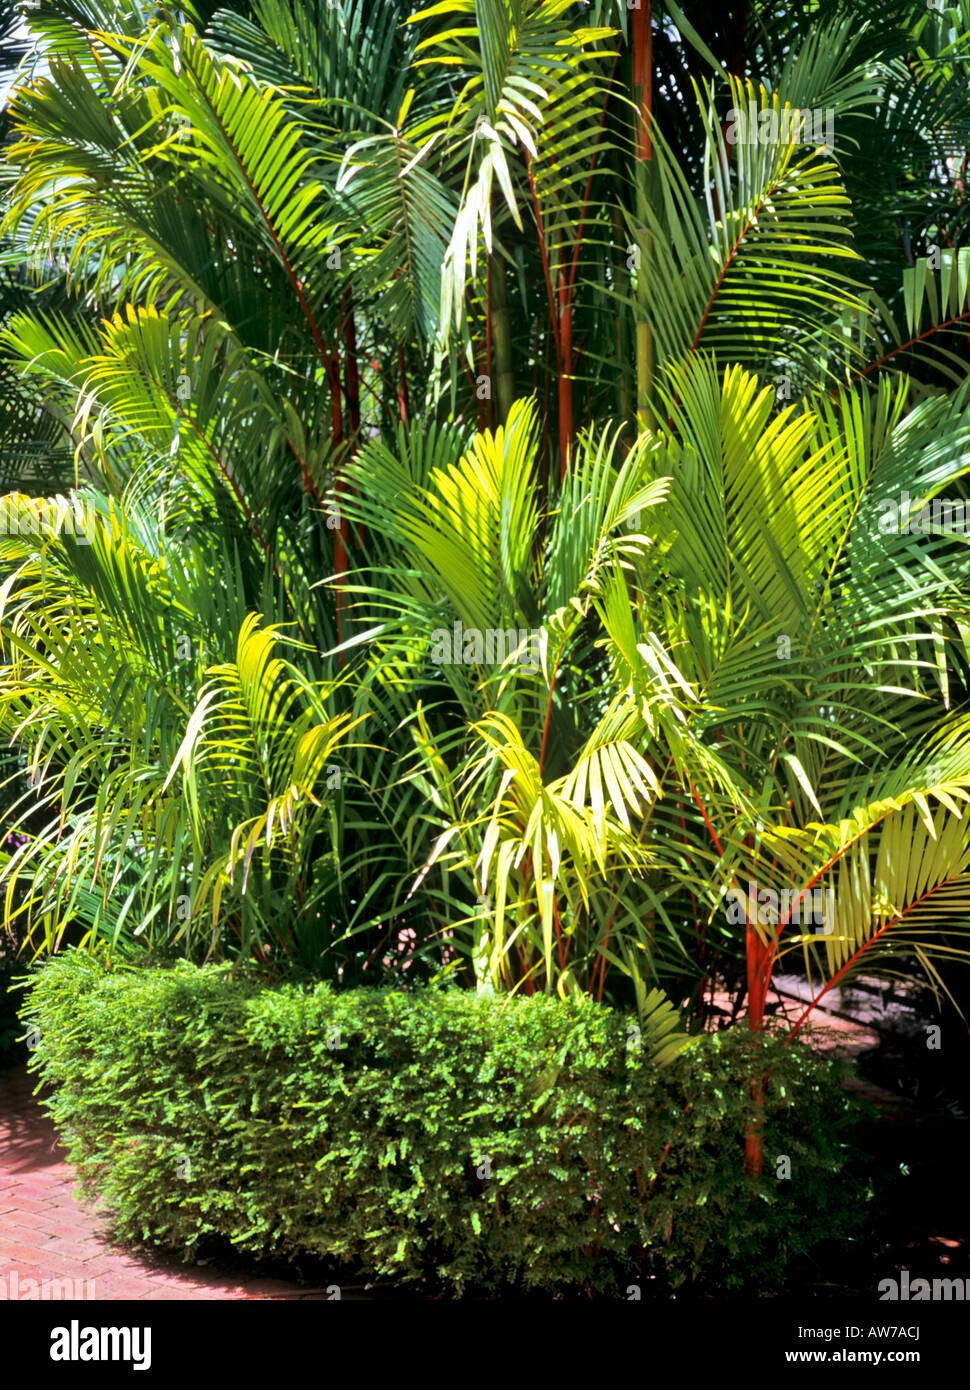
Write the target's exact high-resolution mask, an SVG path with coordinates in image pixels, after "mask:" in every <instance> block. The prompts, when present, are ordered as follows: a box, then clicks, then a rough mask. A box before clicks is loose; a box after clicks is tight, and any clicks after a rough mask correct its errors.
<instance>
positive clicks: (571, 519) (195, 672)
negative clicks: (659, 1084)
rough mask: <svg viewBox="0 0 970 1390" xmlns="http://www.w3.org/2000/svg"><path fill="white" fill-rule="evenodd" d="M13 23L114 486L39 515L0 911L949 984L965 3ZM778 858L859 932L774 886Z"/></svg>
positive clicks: (960, 875) (311, 1)
mask: <svg viewBox="0 0 970 1390" xmlns="http://www.w3.org/2000/svg"><path fill="white" fill-rule="evenodd" d="M27 25H28V30H29V35H28V37H27V38H26V39H25V49H26V53H27V56H26V58H25V65H24V68H23V70H22V73H21V79H20V81H19V83H18V84H17V86H16V88H15V90H14V92H13V94H12V97H11V99H10V103H9V107H8V109H7V111H6V115H5V121H6V124H5V127H4V130H5V140H4V145H3V155H4V158H3V162H2V170H0V178H2V183H3V188H4V192H5V209H6V210H5V215H4V219H3V224H2V228H0V232H2V236H3V237H4V238H5V239H6V240H5V242H4V244H3V249H2V250H0V262H2V264H3V265H4V266H5V267H6V268H7V269H8V270H9V271H10V273H11V274H13V273H14V272H15V274H16V277H17V284H16V287H15V288H16V294H15V295H13V297H12V298H11V297H10V296H7V298H6V299H5V301H4V303H3V304H0V352H2V354H3V366H4V368H5V370H6V372H7V378H8V379H9V381H11V382H15V384H16V392H17V400H18V401H19V402H20V405H18V406H17V407H16V410H14V408H13V407H12V406H11V408H10V421H11V422H12V423H11V428H12V429H13V431H14V435H15V436H17V437H21V436H23V437H25V438H27V437H28V436H29V438H34V437H35V436H40V437H41V438H47V439H48V442H49V443H50V444H51V447H52V448H53V447H54V445H57V447H60V448H66V449H68V450H69V451H70V453H71V454H72V456H73V457H74V459H75V462H76V466H77V470H78V483H79V493H78V496H79V498H80V500H81V501H82V502H83V503H85V504H86V505H87V506H88V507H89V508H91V509H92V513H91V516H90V520H91V535H90V536H88V537H84V538H79V537H76V536H72V535H69V534H67V533H66V528H65V526H64V524H63V517H62V518H61V520H56V519H55V520H53V521H52V520H51V515H50V514H49V513H45V514H44V515H41V511H40V504H39V501H38V499H37V498H36V497H35V498H34V499H33V500H32V501H28V500H26V499H23V498H21V499H20V500H19V502H18V506H19V507H20V511H21V515H22V516H23V517H24V519H25V524H24V525H23V526H22V527H21V528H20V529H21V534H17V535H14V534H7V535H0V570H2V574H3V583H2V587H0V640H2V644H3V655H4V657H5V659H6V660H7V663H8V664H7V665H6V666H5V667H4V668H3V672H2V676H0V730H2V733H3V735H4V737H5V738H10V739H12V740H13V741H14V743H15V745H16V747H17V749H18V751H19V752H20V754H21V755H22V757H23V759H24V761H25V763H26V766H27V770H28V773H29V777H30V787H29V789H28V790H27V791H26V792H24V793H23V794H22V795H20V794H19V793H18V795H19V800H18V804H17V807H16V810H15V812H14V813H13V814H12V819H15V820H16V821H17V822H18V823H19V824H20V826H21V829H22V830H23V832H24V833H25V835H26V840H25V843H24V844H23V845H22V846H20V847H19V848H16V847H13V848H11V847H4V849H3V851H2V853H0V889H2V890H3V891H4V892H5V898H4V903H5V919H6V921H7V923H8V924H13V925H15V926H16V927H18V928H19V929H20V930H21V931H26V930H27V929H29V930H30V933H31V939H32V942H33V943H34V945H35V946H38V947H42V948H52V947H54V946H56V944H57V943H59V942H60V941H62V940H63V939H64V936H65V933H68V932H69V933H72V934H73V938H74V939H80V938H87V939H99V938H100V939H104V938H108V939H110V940H113V941H125V942H127V943H128V944H129V945H130V944H133V943H134V944H139V943H141V944H147V945H149V946H152V947H157V948H165V949H168V948H171V947H175V948H176V949H178V950H179V951H181V952H183V953H184V954H185V955H186V956H187V957H188V958H189V959H192V960H195V961H201V960H203V959H232V960H237V961H240V962H244V961H247V960H255V961H258V962H260V963H261V964H262V966H263V968H264V969H265V970H266V971H267V972H268V973H269V974H270V975H275V976H277V977H278V976H280V975H284V974H285V973H286V972H287V971H290V970H293V969H311V970H314V971H316V972H317V973H318V974H319V975H320V976H321V977H322V978H324V979H327V980H329V981H331V982H338V981H339V982H341V983H342V984H344V985H345V986H346V985H351V984H362V983H374V982H376V981H380V980H386V979H387V978H388V977H390V978H391V979H392V980H393V981H396V982H397V983H400V982H401V981H403V980H407V981H412V980H415V981H417V980H424V981H429V980H430V979H432V978H435V977H440V976H442V975H448V976H450V977H453V978H454V979H455V980H456V981H457V982H458V983H460V984H462V985H464V986H469V987H473V988H483V987H485V986H486V985H488V986H491V987H495V988H501V989H507V990H518V991H522V992H525V993H532V992H534V991H540V992H546V993H555V992H559V993H560V994H566V993H570V992H572V993H582V994H585V995H587V996H589V997H592V998H595V999H600V1000H605V1001H608V1002H612V1003H614V1004H616V1005H620V1006H622V1007H624V1008H625V1007H630V1006H636V1007H638V1008H640V1009H641V1010H642V1009H644V1008H645V1007H646V1001H647V1000H648V999H649V998H650V996H651V993H652V991H653V990H654V989H655V988H661V989H663V990H665V991H666V993H667V994H668V996H669V997H670V999H671V1000H672V1001H673V1002H674V1003H675V1004H676V1005H677V1006H678V1007H681V1008H683V1009H685V1011H686V1014H687V1016H688V1018H689V1019H690V1021H691V1025H692V1026H693V1025H695V1024H698V1023H702V1022H703V1021H705V1018H706V1016H707V1015H708V1010H709V1001H710V998H711V995H712V986H713V984H714V983H719V984H722V985H726V986H727V987H728V988H729V989H730V990H732V991H733V992H734V996H735V1003H736V1006H737V1008H736V1010H735V1012H739V1011H740V1008H741V1006H742V1004H743V1000H744V996H745V994H746V993H747V995H748V996H749V1003H750V1011H749V1018H750V1021H751V1025H752V1027H753V1028H755V1029H757V1028H759V1027H760V1026H761V1024H762V1022H763V1018H764V1002H765V997H766V992H767V989H768V986H769V982H770V978H771V973H772V970H773V969H774V967H775V965H776V964H777V962H778V961H779V960H781V959H782V958H783V957H785V956H789V955H790V954H791V953H793V955H794V959H795V962H796V967H797V968H799V969H804V970H805V971H806V973H808V974H809V975H810V976H811V977H812V979H813V980H814V981H815V982H817V985H818V988H819V990H825V989H827V988H829V987H831V985H832V984H833V982H835V981H837V980H843V981H844V980H846V979H848V978H849V977H850V976H851V974H852V973H853V972H854V971H858V970H866V971H869V972H872V971H875V970H883V971H885V972H888V973H890V974H891V973H893V972H895V973H903V974H905V973H911V972H913V971H914V970H920V971H922V972H923V973H924V974H925V975H926V976H927V977H928V979H929V981H930V982H931V983H932V984H934V985H935V984H936V983H937V980H938V976H937V974H936V973H935V972H937V971H938V970H939V968H940V966H941V964H944V965H945V964H946V963H947V962H949V961H951V960H953V959H959V958H960V956H961V955H962V954H965V952H966V929H965V926H964V924H965V922H966V920H967V913H968V911H970V844H968V839H967V831H966V825H967V818H966V815H965V813H964V808H965V806H966V803H967V799H968V795H970V725H968V720H967V708H966V690H967V684H968V669H970V661H968V651H967V642H968V639H970V630H968V628H967V626H966V612H967V590H968V584H970V547H968V546H967V544H966V540H965V537H964V536H962V535H948V534H943V533H941V532H940V531H939V530H937V531H933V530H932V528H930V529H929V530H928V529H927V528H926V527H920V528H918V529H916V530H913V529H911V528H907V526H906V522H907V521H909V520H910V518H911V517H912V518H918V517H919V516H920V515H921V514H922V509H923V507H924V504H927V505H928V503H929V501H930V500H931V499H940V498H946V499H950V500H951V501H952V499H957V501H959V500H960V499H962V497H963V495H964V488H965V477H966V474H967V471H968V464H967V459H968V458H970V451H968V447H967V446H968V442H970V416H968V409H967V404H968V397H967V387H966V381H965V377H966V371H965V364H966V343H965V335H966V329H967V326H968V324H970V247H968V246H966V245H964V240H965V221H966V218H965V211H964V207H963V197H964V194H963V178H962V175H961V172H960V166H959V160H958V159H957V158H956V156H954V155H951V154H950V150H951V147H952V145H953V142H954V140H955V139H956V138H957V135H958V133H959V131H960V130H965V129H967V128H968V125H970V96H968V93H967V89H966V83H965V71H964V66H963V64H962V56H963V54H964V52H965V50H966V48H967V45H968V43H970V13H966V12H965V7H964V8H960V7H957V8H956V9H952V8H951V9H948V10H947V11H946V13H945V14H937V13H936V12H935V11H933V10H931V9H929V8H926V7H921V6H914V5H912V4H902V3H900V4H895V3H893V4H886V5H883V6H881V7H880V8H879V11H878V13H877V14H876V15H875V16H871V17H870V16H869V15H868V10H867V11H866V12H865V14H863V13H862V12H861V11H860V9H859V8H858V7H857V6H856V5H855V4H854V3H849V2H848V0H846V3H832V2H831V0H825V3H819V4H815V3H812V4H806V5H804V6H800V7H796V8H795V10H794V11H789V10H788V9H787V8H786V9H785V10H784V11H783V12H782V11H778V10H777V7H774V6H772V5H771V4H767V3H752V4H749V5H745V6H741V7H730V6H729V7H728V10H727V12H726V13H725V14H720V15H716V14H715V13H714V12H713V10H710V9H709V7H707V6H705V5H703V4H700V3H696V4H688V5H686V6H685V7H684V9H683V12H681V9H680V8H678V7H673V6H672V7H670V9H669V12H668V11H667V10H665V9H664V8H663V7H662V6H661V5H657V6H655V7H651V6H650V5H648V4H647V3H646V0H644V3H643V4H642V5H640V6H638V7H637V8H635V9H634V10H630V9H629V8H628V7H627V5H626V4H625V3H623V0H594V3H591V4H588V5H586V4H573V3H570V0H545V2H544V3H541V4H540V3H539V0H474V3H473V0H445V3H442V4H438V5H435V6H433V7H431V8H430V9H428V10H425V11H422V12H420V13H413V12H412V10H411V7H410V6H409V5H408V4H407V3H406V0H388V3H384V4H379V5H378V4H374V3H372V0H256V3H254V4H253V6H252V7H251V9H250V7H249V6H248V5H246V6H240V7H239V10H238V12H237V10H235V9H234V8H233V7H232V6H229V7H225V8H221V9H218V10H217V9H215V7H213V6H211V5H208V4H205V5H200V6H199V7H198V8H197V9H193V8H192V7H188V8H186V9H184V10H176V11H170V10H157V11H156V10H153V9H152V10H150V9H149V8H148V7H141V6H138V5H136V6H134V7H132V6H131V5H127V4H126V5H122V4H121V3H115V0H86V3H85V4H83V5H80V4H77V3H75V0H50V3H46V0H45V4H44V6H43V7H42V9H41V10H40V11H30V12H28V15H27ZM470 39H471V40H473V41H469V40H470ZM751 109H754V111H755V113H756V115H757V118H758V125H759V128H761V126H762V118H765V120H766V121H767V124H765V125H764V129H765V130H770V126H771V122H772V121H774V122H775V125H776V127H777V130H778V132H780V133H777V135H776V137H772V138H771V139H769V140H768V141H767V142H759V141H757V140H755V141H750V140H746V139H740V140H733V141H732V138H731V137H730V136H729V134H728V132H729V130H731V129H732V128H733V127H734V126H736V125H737V122H736V121H732V119H731V118H730V117H729V113H730V112H731V111H732V110H733V111H735V112H737V111H739V110H742V111H746V112H747V111H750V110H751ZM793 109H798V110H805V111H809V112H813V113H819V115H820V123H821V126H822V128H823V133H824V134H826V135H828V134H831V139H826V140H824V141H822V140H821V139H818V140H816V139H814V138H813V139H805V140H803V139H800V138H799V137H798V135H797V132H793V130H792V129H791V127H790V124H789V123H786V121H784V120H781V121H780V124H779V118H780V117H782V116H784V114H785V113H786V112H787V113H788V114H789V115H790V113H791V111H792V110H793ZM830 116H831V131H830V130H829V117H830ZM813 128H814V127H813ZM11 399H12V397H11ZM18 422H19V423H18ZM18 431H20V434H19V435H18V433H17V432H18ZM25 432H26V433H25ZM45 432H46V433H45ZM28 442H29V439H28ZM904 497H905V498H906V499H907V500H906V501H904V500H903V498H904ZM887 501H889V502H891V503H892V504H893V505H896V506H897V511H898V517H897V520H898V522H899V524H898V525H897V526H896V527H895V529H893V528H888V529H887V528H885V527H883V526H882V524H881V523H882V521H883V520H884V519H885V508H884V503H886V502H887ZM948 505H950V503H949V502H948ZM961 505H962V502H961ZM87 540H90V541H91V543H90V544H87V543H86V541H87ZM457 624H460V625H461V630H462V631H463V632H464V634H466V638H465V640H463V639H460V638H459V639H457V641H456V647H457V650H451V651H450V655H449V656H444V655H443V651H442V634H444V635H446V636H450V634H453V633H454V632H455V631H456V625H457ZM496 633H497V634H499V635H501V636H502V639H503V642H502V646H501V649H499V648H498V647H497V646H496V645H495V644H494V643H493V644H492V645H489V643H488V641H487V640H486V639H487V635H488V634H492V635H493V636H494V634H496ZM509 633H513V634H515V636H514V639H513V642H512V643H511V644H509V643H508V642H506V641H505V635H506V634H509ZM468 634H471V638H470V640H469V639H468ZM476 634H477V635H476ZM523 634H524V636H523ZM524 653H525V654H526V656H527V657H530V658H531V657H533V656H535V657H536V659H535V660H526V661H523V654H524ZM20 790H21V791H22V788H21V789H20ZM749 883H754V884H755V885H756V887H757V889H758V890H763V891H766V892H767V893H768V894H769V896H770V895H772V894H773V895H775V896H776V898H777V899H778V900H779V901H781V900H782V899H783V895H786V894H787V895H788V896H789V900H790V901H795V900H798V897H797V895H799V894H802V893H808V892H812V891H814V890H818V891H819V892H823V891H824V892H825V893H827V894H828V895H829V896H830V898H831V900H832V902H833V912H832V930H831V931H830V932H829V934H828V935H827V936H825V937H824V938H821V937H816V936H815V935H814V933H812V932H811V931H804V930H801V929H800V928H799V924H798V921H797V918H796V919H795V920H792V914H791V913H789V912H787V911H784V910H783V911H781V912H780V913H779V912H776V913H775V914H774V916H772V915H771V912H770V911H769V912H767V913H766V914H765V917H764V920H760V919H758V918H757V914H756V920H754V921H748V922H747V923H746V924H745V925H744V928H743V929H739V924H738V922H737V921H736V920H735V919H733V918H732V917H731V916H730V911H729V909H730V904H731V901H732V899H733V900H734V901H735V902H736V901H737V898H738V896H739V895H740V897H741V898H742V899H743V898H744V896H745V894H746V892H747V885H748V884H749ZM69 939H70V938H69ZM405 967H406V969H405Z"/></svg>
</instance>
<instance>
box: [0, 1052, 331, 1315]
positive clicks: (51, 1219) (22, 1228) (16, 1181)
mask: <svg viewBox="0 0 970 1390" xmlns="http://www.w3.org/2000/svg"><path fill="white" fill-rule="evenodd" d="M35 1085H36V1081H35V1080H34V1078H33V1077H31V1076H30V1075H28V1073H27V1071H26V1070H25V1069H24V1068H16V1069H14V1070H10V1071H0V1280H2V1281H3V1288H4V1289H5V1291H6V1293H7V1296H8V1298H18V1299H20V1298H25V1297H26V1298H36V1297H44V1296H45V1289H44V1288H43V1287H42V1286H44V1285H46V1296H48V1297H49V1296H50V1288H51V1283H50V1281H54V1280H56V1281H64V1280H68V1279H71V1280H74V1281H75V1283H74V1285H73V1289H72V1290H71V1291H70V1292H69V1291H68V1289H67V1288H66V1286H65V1284H64V1283H63V1282H59V1283H58V1284H56V1285H54V1289H55V1296H57V1291H59V1293H60V1296H61V1297H65V1296H66V1297H71V1296H72V1293H73V1296H74V1297H77V1298H94V1299H122V1298H123V1299H200V1298H202V1299H215V1298H228V1299H271V1298H272V1299H318V1300H320V1299H325V1298H327V1296H328V1295H327V1293H326V1292H325V1291H324V1290H319V1289H314V1290H311V1289H306V1288H303V1287H301V1286H300V1285H298V1284H292V1283H287V1282H286V1281H284V1280H282V1279H267V1278H264V1277H262V1276H260V1275H258V1274H255V1273H254V1274H252V1275H247V1274H245V1273H243V1274H240V1273H239V1272H238V1271H236V1272H234V1273H227V1272H226V1271H225V1270H219V1269H217V1268H215V1267H209V1266H208V1265H207V1266H205V1267H201V1268H200V1267H199V1266H193V1265H184V1264H180V1263H179V1262H178V1261H177V1260H172V1259H168V1258H166V1257H165V1256H162V1255H158V1254H155V1253H154V1252H152V1253H145V1254H143V1253H136V1252H133V1251H131V1250H128V1249H125V1248H123V1247H121V1246H118V1245H116V1244H113V1243H112V1241H111V1239H110V1237H109V1236H108V1235H107V1234H106V1232H105V1230H104V1229H103V1225H104V1223H103V1218H102V1216H101V1214H100V1213H99V1211H98V1209H97V1208H92V1207H90V1206H87V1205H85V1204H83V1203H81V1202H79V1201H77V1200H76V1199H75V1197H74V1195H73V1190H74V1171H73V1169H72V1168H71V1167H70V1165H69V1164H68V1163H67V1162H66V1161H65V1158H64V1151H63V1150H62V1149H61V1148H60V1147H59V1145H58V1143H57V1139H56V1136H55V1132H54V1127H53V1125H52V1124H51V1122H50V1120H49V1119H48V1118H47V1116H46V1115H45V1114H44V1112H43V1111H42V1110H41V1108H40V1106H39V1104H38V1102H37V1099H36V1097H35V1096H34V1095H33V1090H34V1087H35ZM28 1281H33V1283H30V1282H28Z"/></svg>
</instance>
